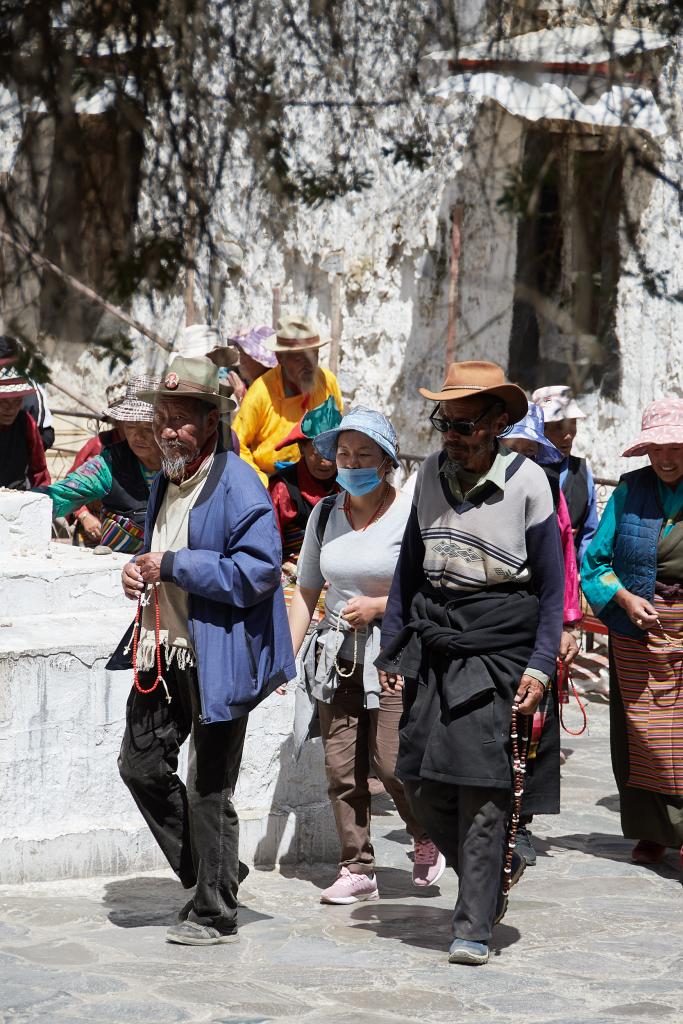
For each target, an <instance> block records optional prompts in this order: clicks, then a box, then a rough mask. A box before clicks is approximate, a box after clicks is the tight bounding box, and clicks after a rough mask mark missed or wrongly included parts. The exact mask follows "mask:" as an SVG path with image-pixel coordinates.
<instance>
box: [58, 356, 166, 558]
mask: <svg viewBox="0 0 683 1024" xmlns="http://www.w3.org/2000/svg"><path fill="white" fill-rule="evenodd" d="M157 383H158V381H157V379H156V378H155V377H149V376H136V377H131V378H130V380H129V381H128V383H127V385H126V393H125V396H124V398H123V399H122V400H121V401H119V402H116V403H114V404H113V405H110V406H109V409H108V410H107V415H108V417H109V419H111V420H113V421H114V422H115V423H116V426H117V429H118V434H119V435H121V438H122V439H121V440H119V441H118V442H117V443H116V444H110V445H107V446H105V447H104V448H103V449H102V451H100V452H99V453H97V454H95V455H93V457H92V458H90V459H87V460H86V462H84V463H83V464H82V465H80V466H78V467H77V468H76V469H73V470H71V472H70V473H68V474H67V476H66V477H65V478H64V479H63V480H59V481H58V482H57V483H53V484H50V486H49V487H45V488H44V489H43V493H45V494H47V495H48V496H49V497H50V498H51V499H52V514H53V516H54V517H55V518H58V517H60V516H68V515H71V514H72V513H73V514H74V517H75V519H76V520H77V529H76V533H75V537H74V543H78V544H83V543H84V544H85V545H86V546H88V547H93V546H94V545H96V544H102V545H103V546H105V547H110V548H111V549H112V551H121V552H124V553H127V554H135V553H136V552H138V551H139V550H140V549H141V548H142V541H143V538H144V526H145V515H146V514H147V502H148V501H149V495H150V489H151V486H152V482H153V480H154V477H155V476H156V475H157V473H158V472H159V470H160V469H161V451H160V450H159V446H158V444H157V443H156V441H155V439H154V430H153V429H152V420H153V418H154V410H153V408H152V406H151V405H150V403H149V402H145V401H142V400H141V399H140V392H141V391H143V390H145V389H147V388H154V387H155V386H156V385H157ZM94 503H101V509H100V511H99V514H97V515H96V514H95V512H94V511H93V509H92V508H89V507H88V506H89V505H90V506H92V505H93V504H94Z"/></svg>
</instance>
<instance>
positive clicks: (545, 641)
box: [526, 513, 564, 676]
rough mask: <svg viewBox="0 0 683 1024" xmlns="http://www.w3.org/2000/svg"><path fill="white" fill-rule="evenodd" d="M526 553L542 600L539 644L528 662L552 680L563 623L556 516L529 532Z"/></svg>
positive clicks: (537, 591) (561, 565) (527, 532)
mask: <svg viewBox="0 0 683 1024" xmlns="http://www.w3.org/2000/svg"><path fill="white" fill-rule="evenodd" d="M526 550H527V558H528V562H529V568H530V570H531V578H532V580H533V583H534V588H535V590H536V593H537V594H538V598H539V609H538V628H537V630H536V643H535V644H534V649H533V651H532V652H531V657H530V658H529V668H533V669H536V671H537V672H541V673H543V674H544V675H547V676H552V675H553V673H554V672H555V663H556V659H557V652H558V649H559V646H560V637H561V635H562V626H563V620H564V558H563V555H562V542H561V540H560V529H559V526H558V525H557V516H556V515H555V514H554V513H553V514H552V515H551V516H549V517H548V518H547V519H546V520H545V521H544V522H542V523H538V524H537V525H535V526H531V527H529V528H528V529H527V531H526Z"/></svg>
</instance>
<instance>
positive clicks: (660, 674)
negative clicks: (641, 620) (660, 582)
mask: <svg viewBox="0 0 683 1024" xmlns="http://www.w3.org/2000/svg"><path fill="white" fill-rule="evenodd" d="M653 603H654V606H655V608H656V609H657V613H658V615H659V620H660V623H661V626H655V627H654V628H653V629H652V630H651V631H650V632H649V633H648V635H647V636H646V637H645V639H643V640H632V639H630V638H628V637H624V636H617V635H616V634H614V633H612V634H611V644H612V655H613V658H614V663H615V666H616V672H617V680H618V683H619V691H620V694H621V699H622V702H623V708H624V715H625V719H626V733H627V739H628V763H629V773H628V785H629V786H635V787H637V788H639V789H648V790H651V791H653V792H655V793H665V794H667V795H669V796H683V601H666V600H664V598H662V597H660V596H659V595H656V596H655V598H654V602H653Z"/></svg>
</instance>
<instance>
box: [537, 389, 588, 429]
mask: <svg viewBox="0 0 683 1024" xmlns="http://www.w3.org/2000/svg"><path fill="white" fill-rule="evenodd" d="M531 401H532V402H534V404H535V405H538V406H540V408H541V409H542V410H543V419H544V421H545V422H546V423H559V422H561V420H585V418H586V414H585V412H582V411H581V409H580V408H579V405H578V403H577V401H576V399H575V398H574V395H573V394H572V389H571V388H570V387H568V386H567V385H566V384H551V385H549V386H548V387H545V388H536V390H535V391H534V393H533V395H532V396H531Z"/></svg>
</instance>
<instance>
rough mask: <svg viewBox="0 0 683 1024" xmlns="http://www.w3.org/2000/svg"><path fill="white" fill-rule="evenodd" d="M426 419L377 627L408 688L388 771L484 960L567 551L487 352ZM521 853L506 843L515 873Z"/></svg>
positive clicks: (509, 389)
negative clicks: (438, 438) (521, 724)
mask: <svg viewBox="0 0 683 1024" xmlns="http://www.w3.org/2000/svg"><path fill="white" fill-rule="evenodd" d="M420 393H421V394H422V395H423V396H424V397H425V398H428V399H430V400H431V401H433V402H435V403H437V404H436V406H435V407H434V410H433V412H432V415H431V416H430V420H431V422H432V425H433V426H434V428H435V429H436V430H438V431H439V432H440V433H441V434H442V436H443V447H442V450H441V451H440V452H435V453H434V454H432V455H430V456H429V457H428V458H427V459H426V460H425V462H424V463H423V465H422V467H421V469H420V472H419V474H418V478H417V482H416V485H415V493H414V497H413V507H412V511H411V514H410V518H409V520H408V525H407V527H406V533H405V536H404V539H403V545H402V548H401V554H400V557H399V561H398V565H397V568H396V574H395V576H394V581H393V584H392V587H391V592H390V594H389V601H388V604H387V610H386V612H385V616H384V623H383V629H382V654H381V656H380V658H379V660H378V661H377V663H376V664H377V665H378V667H379V668H380V669H381V670H382V671H381V672H380V681H381V683H382V685H383V686H384V687H388V688H392V687H396V686H399V687H400V686H402V685H404V713H403V718H402V728H401V731H400V746H399V754H398V761H397V766H396V767H397V774H398V775H399V776H400V777H401V779H402V781H403V784H404V787H405V792H406V797H407V799H408V803H409V805H410V807H411V810H412V812H413V814H414V815H415V817H416V819H417V820H418V821H419V822H420V823H421V824H422V825H423V827H424V828H425V829H426V831H427V832H428V834H429V836H430V838H431V839H432V840H433V842H434V843H435V844H436V846H437V847H438V848H439V849H440V850H441V852H442V853H443V854H444V856H445V857H446V860H447V862H448V863H449V864H450V865H451V866H452V867H453V868H454V869H455V870H456V872H457V873H458V877H459V889H458V899H457V902H456V905H455V911H454V915H453V942H452V945H451V948H450V951H449V960H450V962H451V963H466V964H482V963H486V961H487V959H488V944H489V941H490V938H491V930H492V928H493V925H494V922H495V921H497V920H500V919H501V917H502V915H503V913H504V910H505V905H506V901H505V899H504V898H502V896H501V883H502V878H503V865H504V848H505V844H506V833H507V825H508V820H509V816H510V810H511V779H512V775H511V737H510V719H511V711H512V705H513V702H514V703H515V704H516V706H517V709H518V711H519V712H521V714H522V715H532V714H533V712H534V710H535V709H536V707H537V706H538V704H539V702H540V700H541V698H542V696H543V694H544V691H545V686H546V685H547V684H548V680H549V679H550V677H551V676H552V674H553V672H554V669H555V658H556V655H557V651H558V647H559V643H560V634H561V631H562V616H563V600H564V564H563V560H562V550H561V546H560V535H559V530H558V526H557V519H556V517H555V513H554V509H553V500H552V495H551V492H550V487H549V484H548V481H547V479H546V476H545V474H544V472H543V470H542V469H541V468H540V467H539V466H537V465H536V464H535V463H534V462H532V461H531V460H530V459H527V458H525V457H524V456H523V455H518V454H516V453H515V452H512V451H510V450H508V449H505V448H504V447H503V446H502V445H500V444H499V442H498V435H499V434H500V433H501V431H502V430H503V429H504V428H505V426H506V425H507V423H508V422H515V421H517V420H519V419H521V418H522V416H524V414H525V413H526V411H527V399H526V396H525V395H524V392H523V391H522V390H521V389H520V388H518V387H517V386H516V385H514V384H509V383H508V382H507V381H506V380H505V375H504V373H503V370H502V369H501V367H499V366H497V365H496V364H495V363H487V362H464V363H452V364H451V365H450V367H449V368H448V374H447V376H446V380H445V382H444V384H443V387H442V388H441V389H440V390H439V391H436V392H434V391H428V390H426V389H424V388H421V389H420ZM523 867H524V862H523V861H522V859H521V858H520V857H519V856H518V855H517V854H513V862H512V864H511V876H512V881H516V880H517V878H518V877H519V875H520V874H521V872H522V870H523Z"/></svg>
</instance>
